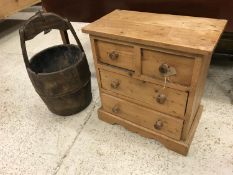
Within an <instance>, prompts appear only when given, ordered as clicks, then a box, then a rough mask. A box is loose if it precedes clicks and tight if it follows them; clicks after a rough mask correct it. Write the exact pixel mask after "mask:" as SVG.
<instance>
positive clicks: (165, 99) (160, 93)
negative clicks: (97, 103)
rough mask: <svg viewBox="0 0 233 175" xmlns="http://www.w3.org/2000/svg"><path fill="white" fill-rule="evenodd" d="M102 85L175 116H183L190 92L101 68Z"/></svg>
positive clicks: (104, 87) (106, 88)
mask: <svg viewBox="0 0 233 175" xmlns="http://www.w3.org/2000/svg"><path fill="white" fill-rule="evenodd" d="M100 77H101V86H102V88H103V89H105V90H109V91H111V92H114V93H117V94H120V95H123V96H126V97H128V98H131V99H134V100H136V101H137V102H138V103H141V104H142V105H144V106H148V107H150V108H153V109H155V110H157V111H160V112H163V113H167V114H170V115H173V116H178V117H181V118H182V117H183V116H184V113H185V108H186V102H187V97H188V94H187V93H186V92H182V91H179V90H175V89H171V88H165V89H163V87H162V86H160V85H156V84H153V83H149V82H145V81H141V80H137V79H134V78H130V77H127V76H124V75H120V74H117V73H113V72H109V71H106V70H103V69H101V70H100Z"/></svg>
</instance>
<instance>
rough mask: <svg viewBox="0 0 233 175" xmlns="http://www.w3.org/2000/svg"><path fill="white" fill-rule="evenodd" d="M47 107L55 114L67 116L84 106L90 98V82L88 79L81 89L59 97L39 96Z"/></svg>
mask: <svg viewBox="0 0 233 175" xmlns="http://www.w3.org/2000/svg"><path fill="white" fill-rule="evenodd" d="M41 98H42V100H43V101H44V102H45V104H46V105H47V107H48V109H49V110H50V111H51V112H52V113H54V114H57V115H61V116H69V115H73V114H76V113H78V112H80V111H81V110H83V109H84V108H86V107H87V106H88V105H89V104H90V102H91V100H92V93H91V82H90V81H89V82H88V83H87V84H86V85H85V86H84V87H83V88H82V89H79V90H78V91H76V92H74V93H70V94H66V95H64V96H61V97H52V98H48V97H41Z"/></svg>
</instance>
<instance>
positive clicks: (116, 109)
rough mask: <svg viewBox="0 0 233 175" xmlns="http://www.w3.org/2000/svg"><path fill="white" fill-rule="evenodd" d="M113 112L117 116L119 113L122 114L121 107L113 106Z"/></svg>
mask: <svg viewBox="0 0 233 175" xmlns="http://www.w3.org/2000/svg"><path fill="white" fill-rule="evenodd" d="M112 112H113V113H115V114H117V113H119V112H120V108H119V105H115V106H113V107H112Z"/></svg>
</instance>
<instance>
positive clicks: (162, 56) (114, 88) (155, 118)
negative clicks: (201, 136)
mask: <svg viewBox="0 0 233 175" xmlns="http://www.w3.org/2000/svg"><path fill="white" fill-rule="evenodd" d="M225 25H226V20H217V19H208V18H196V17H188V16H175V15H165V14H152V13H143V12H133V11H125V10H115V11H113V12H112V13H110V14H108V15H106V16H104V17H102V18H100V19H99V20H97V21H95V22H93V23H91V24H89V25H87V26H85V27H84V28H83V29H82V31H83V32H85V33H88V34H90V40H91V45H92V52H93V57H94V63H95V68H96V74H97V80H98V85H99V89H100V96H101V102H102V107H101V108H100V109H99V111H98V115H99V118H100V119H101V120H103V121H106V122H108V123H111V124H120V125H122V126H124V127H125V128H127V129H129V130H131V131H133V132H136V133H139V134H140V135H143V136H145V137H149V138H154V139H156V140H158V141H160V142H161V143H163V144H164V145H165V146H166V147H167V148H169V149H171V150H173V151H176V152H178V153H180V154H183V155H186V154H187V152H188V150H189V146H190V144H191V141H192V138H193V135H194V133H195V130H196V127H197V125H198V121H199V119H200V116H201V113H202V106H201V105H200V101H201V97H202V94H203V90H204V84H205V79H206V75H207V71H208V66H209V63H210V59H211V55H212V52H213V50H214V48H215V46H216V44H217V42H218V40H219V37H220V36H221V34H222V32H223V29H224V27H225Z"/></svg>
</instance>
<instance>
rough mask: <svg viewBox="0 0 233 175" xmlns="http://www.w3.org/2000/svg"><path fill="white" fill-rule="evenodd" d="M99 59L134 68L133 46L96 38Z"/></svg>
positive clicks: (121, 66) (107, 62)
mask: <svg viewBox="0 0 233 175" xmlns="http://www.w3.org/2000/svg"><path fill="white" fill-rule="evenodd" d="M95 44H96V53H97V58H98V61H100V62H102V63H106V64H110V65H112V66H116V67H120V68H124V69H128V70H134V69H135V63H134V58H133V47H132V46H128V45H122V44H117V43H111V42H106V41H102V40H96V42H95Z"/></svg>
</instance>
